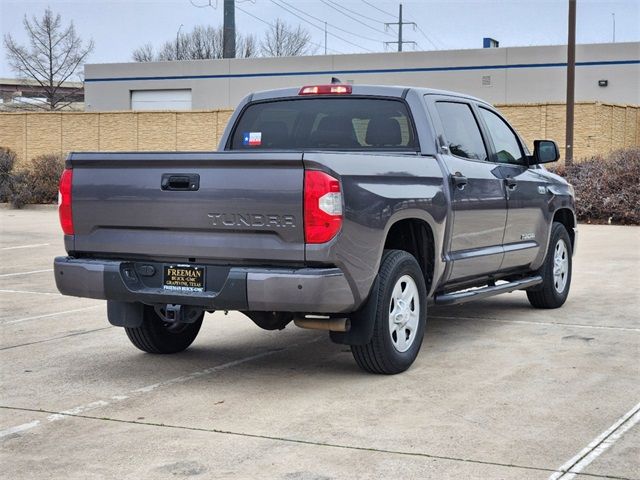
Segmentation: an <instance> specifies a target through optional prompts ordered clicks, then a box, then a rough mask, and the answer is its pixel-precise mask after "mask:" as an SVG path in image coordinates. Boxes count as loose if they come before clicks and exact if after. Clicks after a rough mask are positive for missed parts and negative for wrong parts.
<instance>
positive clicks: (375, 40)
mask: <svg viewBox="0 0 640 480" xmlns="http://www.w3.org/2000/svg"><path fill="white" fill-rule="evenodd" d="M271 1H272V2H273V0H271ZM278 1H280V2H281V3H284V4H285V5H286V6H288V7H289V8H293V9H294V10H297V11H298V12H300V13H302V14H303V15H306V16H307V17H310V18H313V19H314V20H316V21H318V22H320V23H321V24H325V23H326V24H327V25H329V26H330V27H331V28H334V29H336V30H340V31H341V32H344V33H348V34H349V35H355V36H357V37H359V38H362V39H364V40H369V41H370V42H379V41H380V40H379V39H377V38H371V37H365V36H363V35H359V34H357V33H353V32H351V31H349V30H346V29H344V28H340V27H338V26H336V25H333V24H331V23H328V22H327V21H325V20H322V19H321V18H318V17H315V16H313V15H311V14H310V13H307V12H305V11H304V10H301V9H299V8H297V7H294V6H293V5H291V4H290V3H287V2H285V1H284V0H278ZM276 5H277V4H276ZM278 6H279V7H280V8H283V7H282V6H281V5H278Z"/></svg>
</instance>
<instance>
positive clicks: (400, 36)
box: [384, 4, 416, 52]
mask: <svg viewBox="0 0 640 480" xmlns="http://www.w3.org/2000/svg"><path fill="white" fill-rule="evenodd" d="M391 25H397V26H398V41H396V42H384V44H385V45H389V44H392V43H396V44H398V51H399V52H401V51H402V45H403V44H405V43H412V44H414V45H416V42H414V41H411V40H409V41H407V40H403V39H402V26H403V25H413V28H414V29H415V28H416V23H415V22H403V21H402V4H400V8H399V10H398V21H397V22H390V23H385V24H384V26H385V28H386V27H389V26H391Z"/></svg>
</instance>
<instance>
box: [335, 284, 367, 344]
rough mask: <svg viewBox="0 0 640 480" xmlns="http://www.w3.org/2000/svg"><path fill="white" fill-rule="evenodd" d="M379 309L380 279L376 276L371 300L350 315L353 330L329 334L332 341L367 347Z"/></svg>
mask: <svg viewBox="0 0 640 480" xmlns="http://www.w3.org/2000/svg"><path fill="white" fill-rule="evenodd" d="M377 307H378V277H377V276H376V279H375V281H374V282H373V286H372V287H371V292H370V293H369V298H368V299H367V301H366V302H365V303H364V305H362V307H360V309H359V310H358V311H357V312H353V313H352V314H351V315H349V319H350V320H351V328H350V329H349V331H348V332H329V336H330V338H331V341H332V342H334V343H340V344H343V345H366V344H367V343H369V342H370V341H371V337H372V336H373V325H374V322H375V318H376V308H377Z"/></svg>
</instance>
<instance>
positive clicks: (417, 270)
mask: <svg viewBox="0 0 640 480" xmlns="http://www.w3.org/2000/svg"><path fill="white" fill-rule="evenodd" d="M534 145H535V147H534V152H533V154H530V153H529V151H528V150H527V147H526V146H525V143H524V142H523V141H522V140H521V138H520V137H519V136H518V134H517V133H516V132H515V130H514V129H513V128H512V127H511V126H510V125H509V124H508V123H507V121H506V120H505V119H504V118H503V117H502V116H501V115H500V113H499V112H498V111H497V110H496V109H494V108H493V107H492V106H491V105H489V104H487V103H486V102H484V101H482V100H478V99H476V98H472V97H469V96H466V95H462V94H458V93H452V92H446V91H437V90H429V89H422V88H407V87H386V86H365V85H353V86H352V85H344V84H330V85H314V86H308V87H303V88H302V89H298V88H295V89H294V88H287V89H280V90H272V91H266V92H259V93H254V94H252V95H249V96H248V97H246V98H245V99H244V100H243V101H242V102H241V103H240V105H239V106H238V108H237V109H236V111H235V113H234V114H233V116H232V117H231V120H230V121H229V124H228V125H227V128H226V130H225V132H224V135H223V136H222V139H221V142H220V147H219V151H218V152H202V153H188V152H181V153H171V152H169V153H158V152H145V153H139V152H133V153H72V154H70V155H69V158H68V160H67V165H66V170H65V172H64V174H63V176H62V179H61V183H60V207H59V211H60V220H61V224H62V228H63V231H64V234H65V237H64V240H65V247H66V250H67V252H68V256H66V257H58V258H56V259H55V264H54V272H55V279H56V284H57V286H58V289H59V290H60V292H62V293H63V294H65V295H73V296H79V297H89V298H97V299H105V300H107V306H108V308H107V311H108V318H109V322H110V323H111V324H113V325H117V326H122V327H124V328H125V330H126V333H127V336H128V337H129V339H130V340H131V342H132V343H133V344H134V345H135V346H136V347H138V348H140V349H142V350H144V351H146V352H150V353H175V352H179V351H182V350H184V349H186V348H187V347H188V346H189V345H190V344H191V343H192V342H193V340H194V339H195V337H196V335H197V334H198V331H199V329H200V326H201V324H202V320H203V317H204V313H205V312H213V311H215V310H238V311H240V312H242V313H244V314H246V315H247V316H248V317H249V318H251V319H252V320H253V321H254V322H255V323H256V324H257V325H258V326H260V327H262V328H265V329H270V330H273V329H283V328H284V327H285V326H286V325H288V324H289V323H290V322H294V324H296V325H297V326H299V327H303V328H315V329H320V330H326V331H329V332H330V337H331V339H332V340H333V341H334V342H338V343H342V344H347V345H350V346H351V350H352V352H353V355H354V358H355V360H356V362H357V363H358V365H359V366H360V367H362V368H363V369H365V370H367V371H369V372H374V373H385V374H393V373H398V372H401V371H404V370H406V369H407V368H408V367H409V366H410V365H411V364H412V363H413V361H414V360H415V358H416V356H417V354H418V351H419V349H420V345H421V343H422V339H423V335H424V330H425V323H426V320H427V305H428V304H430V303H431V304H436V305H452V304H458V303H463V302H467V301H469V300H473V299H480V298H486V297H488V296H491V295H496V294H500V293H504V292H511V291H514V290H526V292H527V297H528V298H529V301H530V303H531V304H532V305H533V306H534V307H536V308H557V307H560V306H561V305H562V304H563V303H564V302H565V300H566V298H567V295H568V292H569V285H570V282H571V264H572V255H573V252H574V251H575V244H576V234H577V231H576V218H575V215H574V195H573V189H572V187H571V186H570V185H569V184H567V182H565V181H564V180H563V179H562V178H560V177H558V176H556V175H554V174H552V173H550V172H548V171H547V170H546V169H544V168H543V167H541V166H540V164H542V163H547V162H553V161H556V160H557V159H558V157H559V152H558V148H557V146H556V144H555V143H554V142H552V141H546V140H540V141H535V143H534Z"/></svg>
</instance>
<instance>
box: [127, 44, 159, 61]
mask: <svg viewBox="0 0 640 480" xmlns="http://www.w3.org/2000/svg"><path fill="white" fill-rule="evenodd" d="M131 58H133V60H134V61H136V62H153V59H154V58H155V53H154V52H153V45H151V44H150V43H145V44H144V45H142V46H141V47H139V48H136V49H135V50H134V51H133V53H132V54H131Z"/></svg>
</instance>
